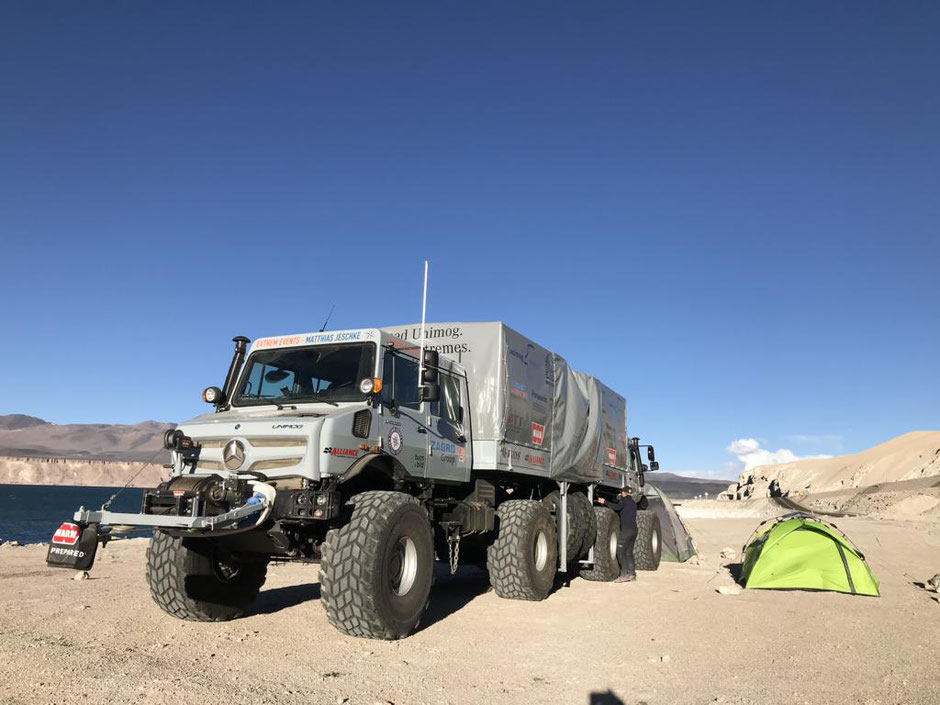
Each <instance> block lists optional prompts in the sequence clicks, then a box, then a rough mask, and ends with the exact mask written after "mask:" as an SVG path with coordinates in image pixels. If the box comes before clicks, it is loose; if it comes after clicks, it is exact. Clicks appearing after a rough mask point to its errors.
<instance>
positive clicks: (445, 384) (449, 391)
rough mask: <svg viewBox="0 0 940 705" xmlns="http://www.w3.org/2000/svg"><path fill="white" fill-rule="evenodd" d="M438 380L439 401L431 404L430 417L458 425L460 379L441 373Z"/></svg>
mask: <svg viewBox="0 0 940 705" xmlns="http://www.w3.org/2000/svg"><path fill="white" fill-rule="evenodd" d="M440 380H441V400H440V401H436V402H434V403H433V404H431V415H432V416H440V417H442V418H444V419H446V420H447V421H451V422H452V423H460V420H461V419H460V378H459V377H455V376H454V375H451V374H448V373H446V372H441V373H440Z"/></svg>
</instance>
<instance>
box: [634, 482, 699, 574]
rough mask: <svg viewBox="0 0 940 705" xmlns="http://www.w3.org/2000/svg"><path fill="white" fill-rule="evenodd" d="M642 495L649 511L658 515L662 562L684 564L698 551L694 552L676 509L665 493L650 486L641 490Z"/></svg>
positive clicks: (687, 532) (692, 544)
mask: <svg viewBox="0 0 940 705" xmlns="http://www.w3.org/2000/svg"><path fill="white" fill-rule="evenodd" d="M643 494H644V495H645V496H646V501H647V502H648V503H649V509H650V510H651V511H654V512H656V514H658V515H659V526H660V533H661V534H662V535H661V537H660V539H661V545H662V560H664V561H672V562H673V563H685V562H686V561H687V560H689V559H690V558H691V557H692V556H694V555H695V554H696V553H698V551H696V550H695V544H694V543H693V542H692V536H691V534H689V530H688V529H687V528H686V526H685V524H683V523H682V519H680V518H679V514H678V512H676V508H675V507H674V506H673V504H672V502H671V501H669V497H667V496H666V493H665V492H662V491H661V490H659V489H657V488H655V487H653V486H652V485H650V484H647V485H646V486H645V487H644V488H643Z"/></svg>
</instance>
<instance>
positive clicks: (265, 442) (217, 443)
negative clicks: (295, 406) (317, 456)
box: [196, 436, 307, 448]
mask: <svg viewBox="0 0 940 705" xmlns="http://www.w3.org/2000/svg"><path fill="white" fill-rule="evenodd" d="M229 440H230V439H228V438H207V439H205V440H202V441H196V442H197V443H198V444H199V445H200V446H201V447H203V448H224V447H225V444H226V443H228V442H229ZM245 440H246V441H248V445H250V446H254V447H255V448H288V447H296V446H305V445H307V439H306V438H304V437H299V438H298V437H296V436H293V437H275V438H246V439H245Z"/></svg>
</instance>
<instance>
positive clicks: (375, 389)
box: [372, 377, 382, 394]
mask: <svg viewBox="0 0 940 705" xmlns="http://www.w3.org/2000/svg"><path fill="white" fill-rule="evenodd" d="M381 391H382V380H381V379H379V378H378V377H373V378H372V393H373V394H378V393H379V392H381Z"/></svg>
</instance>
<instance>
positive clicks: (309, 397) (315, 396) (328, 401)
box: [290, 394, 339, 406]
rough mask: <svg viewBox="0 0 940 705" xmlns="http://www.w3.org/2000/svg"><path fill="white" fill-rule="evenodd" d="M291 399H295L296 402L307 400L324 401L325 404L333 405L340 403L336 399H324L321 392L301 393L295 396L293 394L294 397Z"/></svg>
mask: <svg viewBox="0 0 940 705" xmlns="http://www.w3.org/2000/svg"><path fill="white" fill-rule="evenodd" d="M290 400H291V401H294V402H305V401H313V402H317V401H322V402H323V403H324V404H332V405H333V406H339V404H337V403H336V402H335V401H332V400H331V399H324V398H323V397H321V396H320V395H319V394H300V395H294V396H292V397H291V398H290Z"/></svg>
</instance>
